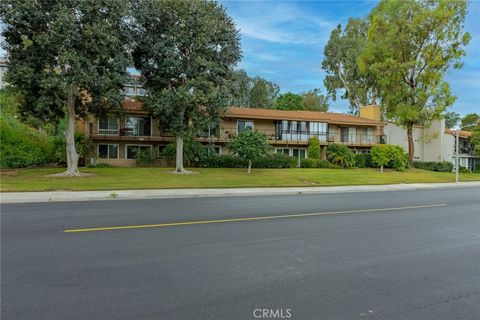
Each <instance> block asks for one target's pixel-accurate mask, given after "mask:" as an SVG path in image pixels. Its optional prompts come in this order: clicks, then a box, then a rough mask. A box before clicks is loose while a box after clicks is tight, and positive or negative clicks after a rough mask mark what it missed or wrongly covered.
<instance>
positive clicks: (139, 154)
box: [135, 148, 158, 167]
mask: <svg viewBox="0 0 480 320" xmlns="http://www.w3.org/2000/svg"><path fill="white" fill-rule="evenodd" d="M157 158H158V150H157V148H147V149H138V150H137V151H136V152H135V162H136V163H137V166H139V167H145V166H152V165H153V164H155V160H157Z"/></svg>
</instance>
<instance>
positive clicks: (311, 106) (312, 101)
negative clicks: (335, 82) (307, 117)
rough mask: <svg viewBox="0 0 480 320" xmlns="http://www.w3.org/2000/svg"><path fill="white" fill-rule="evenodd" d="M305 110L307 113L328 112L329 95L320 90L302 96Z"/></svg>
mask: <svg viewBox="0 0 480 320" xmlns="http://www.w3.org/2000/svg"><path fill="white" fill-rule="evenodd" d="M302 99H303V102H302V104H303V108H302V109H303V110H306V111H321V112H326V111H328V105H329V102H328V99H329V96H328V95H323V94H322V91H321V90H320V89H313V90H310V91H308V92H305V93H304V94H302Z"/></svg>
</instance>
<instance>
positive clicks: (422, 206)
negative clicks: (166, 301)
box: [63, 203, 447, 233]
mask: <svg viewBox="0 0 480 320" xmlns="http://www.w3.org/2000/svg"><path fill="white" fill-rule="evenodd" d="M446 205H447V204H445V203H441V204H427V205H421V206H410V207H397V208H380V209H358V210H344V211H330V212H315V213H299V214H285V215H278V216H263V217H245V218H232V219H219V220H199V221H184V222H170V223H158V224H141V225H132V226H116V227H115V226H114V227H99V228H81V229H67V230H63V232H67V233H72V232H93V231H111V230H125V229H143V228H163V227H176V226H187V225H196V224H211V223H226V222H239V221H256V220H272V219H286V218H300V217H312V216H323V215H331V214H342V213H358V212H379V211H396V210H407V209H420V208H435V207H445V206H446Z"/></svg>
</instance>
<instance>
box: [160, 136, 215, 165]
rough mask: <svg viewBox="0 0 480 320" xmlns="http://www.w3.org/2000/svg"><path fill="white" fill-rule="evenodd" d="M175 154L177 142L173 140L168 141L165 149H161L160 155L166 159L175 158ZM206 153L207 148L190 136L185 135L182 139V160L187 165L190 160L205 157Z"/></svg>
mask: <svg viewBox="0 0 480 320" xmlns="http://www.w3.org/2000/svg"><path fill="white" fill-rule="evenodd" d="M176 154H177V144H176V142H175V141H172V142H170V143H169V144H168V145H167V146H166V147H165V149H163V153H162V155H163V156H165V157H166V158H167V159H175V156H176ZM206 154H207V148H205V147H204V146H203V145H202V144H201V143H200V142H198V141H196V140H195V139H193V138H192V137H186V138H184V139H183V160H184V161H186V162H187V164H188V165H190V164H191V163H192V161H196V160H199V159H201V158H203V157H205V156H206Z"/></svg>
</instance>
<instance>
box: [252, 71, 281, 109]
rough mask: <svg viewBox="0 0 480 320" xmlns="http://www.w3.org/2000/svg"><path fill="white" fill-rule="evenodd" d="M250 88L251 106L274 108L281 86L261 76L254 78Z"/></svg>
mask: <svg viewBox="0 0 480 320" xmlns="http://www.w3.org/2000/svg"><path fill="white" fill-rule="evenodd" d="M252 81H253V85H252V89H251V90H250V106H251V107H252V108H262V109H273V108H275V101H276V99H277V97H278V92H279V91H280V88H279V86H278V85H276V84H275V83H273V82H270V81H267V80H265V79H263V78H260V77H255V78H253V80H252Z"/></svg>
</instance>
